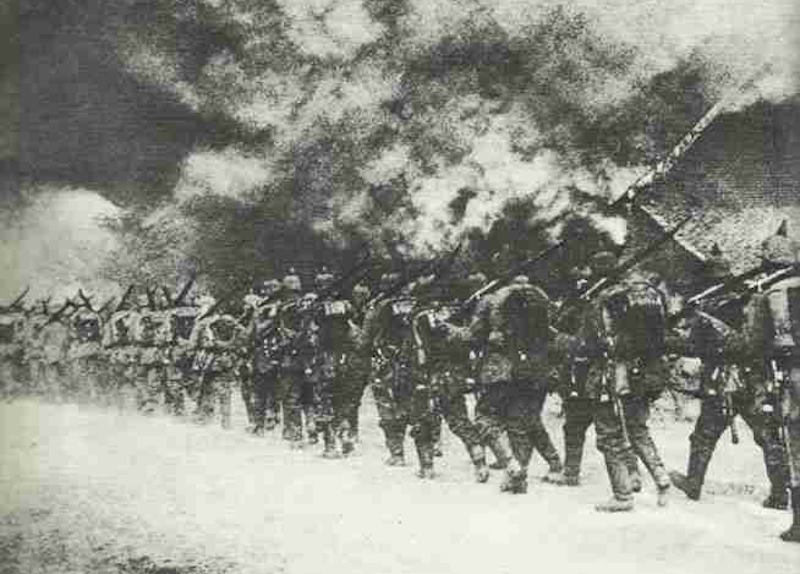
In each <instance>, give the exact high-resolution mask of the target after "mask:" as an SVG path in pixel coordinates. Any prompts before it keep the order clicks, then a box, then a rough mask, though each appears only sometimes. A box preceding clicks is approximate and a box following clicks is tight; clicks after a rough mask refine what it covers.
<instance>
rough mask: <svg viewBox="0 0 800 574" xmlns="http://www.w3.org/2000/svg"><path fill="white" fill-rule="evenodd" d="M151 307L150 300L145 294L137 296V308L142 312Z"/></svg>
mask: <svg viewBox="0 0 800 574" xmlns="http://www.w3.org/2000/svg"><path fill="white" fill-rule="evenodd" d="M149 305H150V300H149V299H148V298H147V295H146V294H145V293H140V294H139V295H137V296H136V308H137V309H139V310H141V309H145V308H147V307H148V306H149Z"/></svg>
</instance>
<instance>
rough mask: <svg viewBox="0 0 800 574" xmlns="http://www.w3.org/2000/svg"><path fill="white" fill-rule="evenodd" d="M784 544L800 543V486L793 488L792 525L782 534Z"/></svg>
mask: <svg viewBox="0 0 800 574" xmlns="http://www.w3.org/2000/svg"><path fill="white" fill-rule="evenodd" d="M781 540H783V541H784V542H800V486H793V487H792V525H791V526H790V527H789V530H787V531H785V532H783V533H781Z"/></svg>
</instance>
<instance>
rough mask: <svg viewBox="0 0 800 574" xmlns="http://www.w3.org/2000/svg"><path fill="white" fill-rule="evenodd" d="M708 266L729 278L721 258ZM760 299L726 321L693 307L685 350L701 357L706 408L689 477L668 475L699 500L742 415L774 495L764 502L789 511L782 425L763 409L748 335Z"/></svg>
mask: <svg viewBox="0 0 800 574" xmlns="http://www.w3.org/2000/svg"><path fill="white" fill-rule="evenodd" d="M709 268H710V271H711V278H713V279H716V280H718V281H724V280H726V279H729V278H730V270H729V266H728V265H727V263H726V262H725V261H723V260H722V259H721V258H715V259H714V260H711V261H710V262H709ZM757 301H759V300H758V298H756V300H754V301H751V303H750V304H749V305H748V306H747V307H746V308H745V309H741V308H739V307H738V306H736V308H732V309H731V310H730V311H729V312H727V313H726V314H725V315H723V316H725V318H726V319H727V318H728V316H730V319H729V320H728V321H727V322H724V321H722V320H721V319H720V318H719V317H716V316H712V315H710V314H708V313H705V312H701V311H695V312H694V313H693V315H692V316H691V317H690V318H689V323H690V331H689V334H688V340H687V343H688V347H689V348H688V350H687V352H686V353H684V354H685V355H686V356H695V357H698V358H700V359H701V360H702V371H701V388H700V395H701V396H700V398H701V401H702V406H701V410H700V417H699V418H698V419H697V423H696V424H695V428H694V432H693V433H692V435H691V436H690V437H689V441H690V452H689V463H688V469H687V472H686V474H685V475H683V474H680V473H677V472H672V473H670V478H671V479H672V483H673V484H674V485H675V486H676V487H677V488H678V489H680V490H681V491H683V492H684V493H685V494H686V496H687V497H689V498H690V499H692V500H698V499H699V498H700V494H701V491H702V487H703V482H704V481H705V475H706V470H707V468H708V465H709V463H710V462H711V457H712V455H713V453H714V449H715V448H716V445H717V442H718V441H719V438H720V437H721V436H722V434H723V432H724V431H725V429H726V428H728V427H730V428H731V432H732V437H733V439H734V441H737V442H738V435H737V434H733V433H735V431H736V427H735V426H734V425H735V420H734V417H736V416H737V415H741V417H742V419H744V421H745V422H746V423H747V425H748V426H749V427H750V429H751V430H752V431H753V437H754V439H755V441H756V443H757V444H758V445H759V446H760V447H761V449H762V451H763V455H764V463H765V465H766V469H767V477H768V478H769V481H770V494H769V496H768V497H767V498H766V499H765V500H764V502H763V506H764V507H765V508H775V509H785V508H787V506H788V504H789V490H788V489H789V467H788V460H787V458H786V451H785V449H784V447H783V444H782V443H781V440H780V437H779V432H778V425H776V424H775V421H774V419H773V418H772V417H770V416H769V415H767V414H765V413H764V412H763V407H764V406H766V405H767V404H768V403H767V402H766V399H767V393H766V385H765V383H766V377H765V372H764V364H763V356H762V354H761V353H759V352H757V349H756V347H754V346H753V345H750V344H748V343H747V342H746V340H747V338H748V336H747V334H746V333H748V332H751V331H752V329H753V325H750V324H748V323H750V321H751V320H752V319H753V318H754V316H755V315H754V311H755V309H754V308H753V307H752V306H751V305H752V304H753V303H756V302H757ZM756 304H757V303H756ZM730 307H733V306H730ZM723 311H724V310H723ZM732 325H742V327H743V331H744V333H739V332H737V331H736V330H734V328H733V327H732Z"/></svg>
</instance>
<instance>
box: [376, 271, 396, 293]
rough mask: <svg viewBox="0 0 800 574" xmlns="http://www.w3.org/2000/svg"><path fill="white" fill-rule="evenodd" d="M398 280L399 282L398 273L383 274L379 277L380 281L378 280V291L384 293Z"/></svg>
mask: <svg viewBox="0 0 800 574" xmlns="http://www.w3.org/2000/svg"><path fill="white" fill-rule="evenodd" d="M399 280H400V274H399V273H394V272H392V273H384V274H383V275H381V280H380V289H381V291H385V290H387V289H389V288H390V287H391V286H392V285H394V284H395V283H397V282H398V281H399Z"/></svg>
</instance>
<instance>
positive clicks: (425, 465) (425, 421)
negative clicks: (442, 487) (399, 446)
mask: <svg viewBox="0 0 800 574" xmlns="http://www.w3.org/2000/svg"><path fill="white" fill-rule="evenodd" d="M431 398H432V397H431V391H430V387H429V386H428V385H427V384H425V383H420V384H418V385H417V386H416V387H415V389H414V391H413V393H412V395H411V397H410V402H409V405H408V408H409V423H410V425H411V433H410V434H411V437H412V438H413V439H414V445H415V446H416V447H417V457H418V460H419V471H418V472H417V476H419V477H420V478H433V476H434V473H433V457H434V442H435V440H436V436H435V435H436V431H435V427H436V424H437V420H436V419H437V418H438V417H436V416H435V415H434V412H433V409H432V404H431ZM439 424H441V420H440V421H439Z"/></svg>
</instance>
